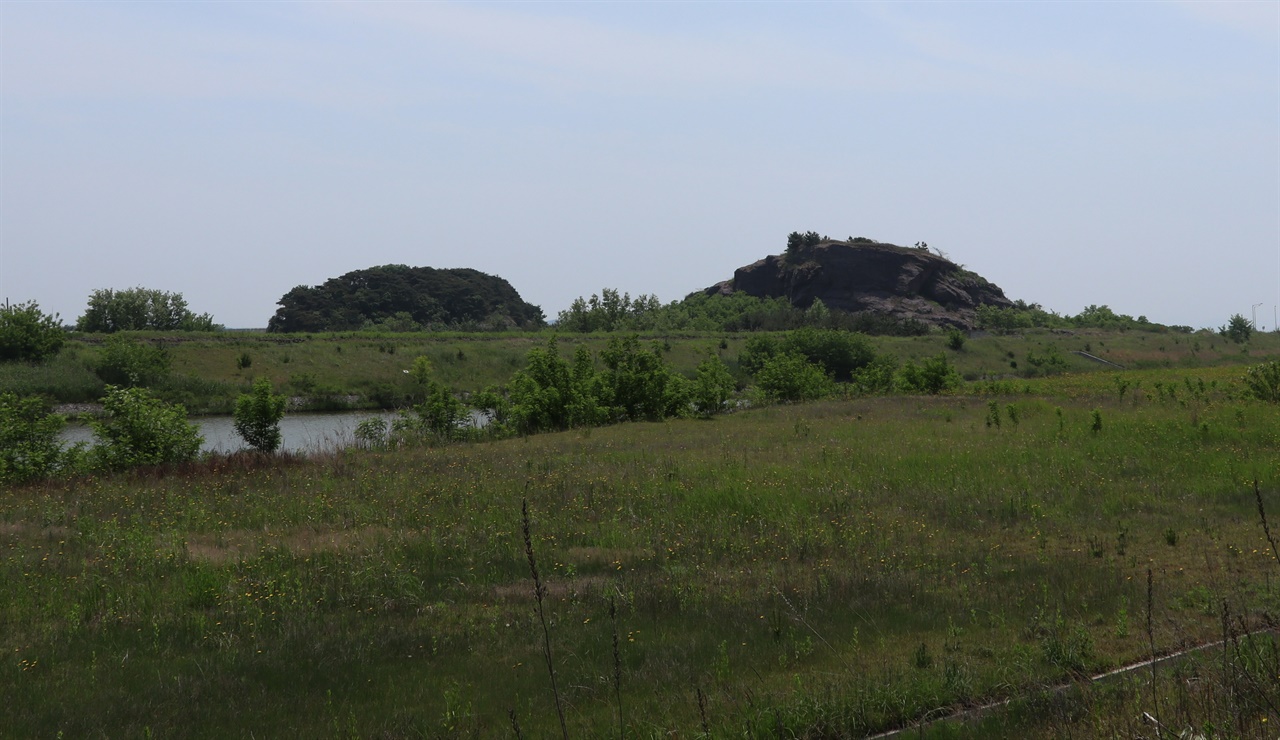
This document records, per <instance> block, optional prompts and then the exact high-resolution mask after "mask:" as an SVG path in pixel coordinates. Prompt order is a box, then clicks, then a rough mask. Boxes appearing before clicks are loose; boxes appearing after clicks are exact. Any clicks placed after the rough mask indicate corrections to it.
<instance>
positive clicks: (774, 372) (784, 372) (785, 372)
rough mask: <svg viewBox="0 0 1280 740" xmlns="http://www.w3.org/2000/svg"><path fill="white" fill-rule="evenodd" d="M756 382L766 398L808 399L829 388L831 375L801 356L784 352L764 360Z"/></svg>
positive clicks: (820, 395) (774, 399) (779, 399)
mask: <svg viewBox="0 0 1280 740" xmlns="http://www.w3.org/2000/svg"><path fill="white" fill-rule="evenodd" d="M756 385H757V387H759V389H760V392H761V393H762V394H763V395H764V397H765V399H766V400H770V401H810V400H813V399H816V398H821V397H822V396H824V395H826V394H827V393H829V392H830V390H831V378H830V377H829V376H828V375H827V374H826V373H825V372H823V370H822V368H821V367H819V366H818V365H815V364H814V363H812V362H809V360H807V359H805V358H804V356H802V355H799V354H796V353H786V354H780V355H777V356H775V357H771V358H769V360H768V361H766V362H765V364H764V367H763V368H761V369H760V372H758V373H756Z"/></svg>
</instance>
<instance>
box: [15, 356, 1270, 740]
mask: <svg viewBox="0 0 1280 740" xmlns="http://www.w3.org/2000/svg"><path fill="white" fill-rule="evenodd" d="M699 341H704V340H701V339H700V340H699ZM706 341H709V342H714V341H718V340H706ZM966 346H968V345H966ZM373 351H374V352H376V349H375V350H373ZM673 351H674V349H673ZM398 352H399V351H397V354H398ZM343 354H347V351H345V350H344V353H343ZM383 354H386V353H383ZM256 362H257V360H255V365H256ZM290 364H292V361H291V363H290ZM1143 373H1144V374H1142V375H1141V376H1140V377H1139V376H1138V375H1137V374H1136V373H1135V372H1125V373H1119V372H1116V373H1109V372H1095V373H1090V374H1088V375H1086V376H1080V377H1077V376H1063V377H1061V378H1053V379H1045V380H1034V381H1022V380H1019V381H1017V382H1016V383H1014V384H1011V385H1010V386H1009V387H1004V386H999V385H991V384H987V385H983V384H982V383H975V384H973V386H972V388H971V389H970V390H972V392H973V395H958V396H951V397H928V398H925V397H898V398H869V399H852V400H839V401H835V400H833V401H825V402H820V403H814V404H809V405H800V406H774V407H766V408H760V409H754V410H750V411H744V412H739V413H736V414H732V415H729V416H723V417H718V418H715V419H712V420H707V421H693V420H688V421H670V422H665V423H638V424H627V425H619V426H613V427H607V428H597V429H591V430H580V431H571V432H566V433H561V434H548V435H541V436H534V437H526V438H517V439H507V440H502V441H492V442H478V443H470V444H460V445H453V446H445V447H418V448H403V449H394V450H354V449H353V450H348V451H345V452H340V453H332V454H329V455H326V456H323V457H316V458H310V459H307V458H299V457H280V458H265V457H257V456H253V455H240V456H236V457H230V458H226V457H219V458H211V459H209V460H206V461H203V462H200V463H193V464H188V465H183V466H178V467H173V468H166V469H161V470H153V471H139V472H135V473H130V474H122V475H115V476H107V477H94V478H86V479H80V480H76V481H70V482H51V483H45V484H40V485H35V486H27V487H17V488H7V489H2V490H0V578H3V582H5V583H6V584H10V588H9V589H8V590H7V592H6V596H5V598H4V599H3V602H2V603H0V654H3V655H4V656H6V657H5V664H4V669H3V670H2V671H0V694H2V695H4V696H5V697H7V698H8V701H6V702H5V705H4V707H3V708H0V726H3V727H7V728H12V733H13V734H14V735H17V736H52V735H56V734H58V733H60V732H61V733H64V734H66V735H68V736H77V735H87V734H106V735H109V736H117V735H121V736H133V735H142V734H146V733H147V732H151V733H153V734H155V735H159V736H184V737H249V736H253V737H262V736H349V737H356V736H359V737H436V736H481V737H489V736H511V735H512V734H513V729H512V727H513V725H512V718H513V717H514V719H515V722H517V723H518V725H519V726H520V728H521V731H522V733H523V734H524V735H525V736H527V737H544V736H548V735H554V734H558V733H559V719H558V716H557V712H556V703H557V700H559V701H561V702H563V706H564V712H565V721H566V724H567V729H568V731H569V734H570V735H571V736H573V737H595V736H604V735H612V734H616V733H617V732H618V726H619V722H620V715H621V722H622V725H623V727H624V731H625V734H626V735H627V736H632V737H652V736H658V735H666V734H668V733H671V732H675V733H677V734H680V735H686V736H696V735H698V734H699V733H700V732H703V731H704V730H705V731H707V732H709V733H710V734H711V735H713V736H728V735H734V736H747V737H772V736H777V735H778V734H782V735H783V736H800V737H859V736H863V735H865V734H868V733H872V732H875V731H879V730H884V729H889V728H894V727H902V726H909V725H911V724H912V723H915V722H919V721H921V720H924V719H928V718H933V717H937V716H941V715H942V714H945V713H946V712H948V711H950V710H951V709H953V708H955V707H963V706H975V705H978V704H981V703H983V702H985V701H990V700H995V699H1003V698H1012V699H1014V703H1013V704H1012V705H1011V706H1010V708H1008V709H1007V710H1005V711H1002V712H998V713H992V714H990V715H988V716H985V717H983V718H980V719H975V720H974V721H972V722H969V723H963V724H952V725H947V724H943V725H938V726H935V727H933V728H932V729H930V730H929V731H930V732H932V733H935V735H936V736H941V737H946V736H972V737H978V736H983V734H982V733H983V731H985V732H986V736H990V735H992V734H995V735H1001V734H1003V735H1006V736H1023V735H1025V736H1036V735H1041V736H1056V735H1059V734H1061V733H1062V732H1063V728H1064V727H1065V728H1067V730H1068V732H1070V731H1072V728H1074V732H1076V733H1077V734H1081V735H1091V734H1103V735H1125V734H1126V733H1128V734H1134V732H1136V730H1135V729H1134V728H1135V727H1137V726H1136V725H1135V724H1134V719H1133V717H1134V716H1137V715H1139V714H1140V713H1141V712H1143V711H1146V712H1152V713H1153V714H1160V715H1164V719H1165V721H1169V719H1170V718H1171V717H1172V718H1173V719H1174V720H1176V722H1178V723H1180V724H1179V725H1178V727H1177V728H1176V729H1178V730H1181V729H1182V728H1183V727H1184V726H1188V727H1190V726H1194V727H1198V728H1203V727H1205V726H1206V725H1211V724H1213V723H1215V722H1218V723H1219V725H1215V726H1221V724H1222V720H1221V716H1222V713H1221V712H1218V713H1216V714H1215V713H1214V712H1213V711H1212V710H1213V708H1214V707H1231V708H1232V709H1234V708H1237V705H1233V704H1230V703H1229V701H1228V699H1227V698H1226V697H1225V695H1222V694H1214V695H1212V696H1209V697H1208V698H1205V696H1201V695H1200V694H1196V695H1190V694H1189V692H1187V691H1182V692H1181V693H1179V690H1178V687H1179V686H1186V685H1188V684H1187V683H1186V682H1185V681H1182V682H1181V683H1180V682H1179V681H1178V680H1177V679H1176V678H1175V677H1174V676H1173V671H1174V669H1172V668H1166V669H1162V670H1163V671H1164V673H1165V676H1166V679H1165V680H1164V681H1163V682H1161V681H1159V680H1158V681H1157V684H1156V686H1155V687H1154V693H1153V692H1152V691H1149V690H1148V688H1149V687H1148V685H1147V684H1144V683H1143V681H1146V680H1147V679H1146V678H1144V676H1143V675H1141V674H1138V675H1134V676H1131V677H1128V678H1125V679H1123V680H1121V681H1117V682H1114V683H1113V684H1110V685H1108V686H1105V687H1104V686H1101V685H1100V686H1099V687H1096V688H1095V687H1090V686H1086V685H1083V684H1081V685H1079V686H1078V688H1076V689H1073V690H1072V691H1068V692H1056V691H1050V690H1049V687H1052V686H1056V685H1057V684H1059V683H1060V682H1064V681H1072V680H1077V681H1078V680H1079V679H1080V678H1081V677H1084V676H1088V675H1090V674H1093V673H1096V672H1100V671H1102V670H1105V669H1108V668H1112V667H1116V666H1120V665H1124V664H1126V663H1130V662H1133V661H1137V660H1141V659H1143V658H1145V657H1148V656H1149V655H1150V654H1151V652H1152V646H1153V645H1154V648H1155V652H1156V653H1165V652H1170V651H1173V650H1175V649H1177V648H1178V647H1180V646H1184V645H1188V644H1200V643H1204V642H1209V641H1212V640H1214V639H1216V638H1219V639H1220V637H1221V635H1222V634H1223V609H1224V605H1225V609H1226V610H1227V613H1228V614H1229V615H1230V624H1231V626H1232V629H1233V630H1236V631H1238V632H1244V631H1247V629H1252V628H1254V627H1256V626H1258V625H1260V624H1263V623H1264V622H1265V621H1266V619H1268V618H1269V617H1268V615H1274V614H1276V612H1277V609H1278V608H1280V589H1278V584H1277V580H1278V579H1280V564H1277V563H1276V562H1275V558H1274V555H1273V554H1272V550H1271V548H1270V544H1269V543H1268V542H1267V541H1266V538H1265V536H1264V534H1263V531H1262V528H1261V526H1260V523H1259V519H1258V514H1257V504H1256V500H1255V493H1254V488H1253V482H1254V481H1255V480H1256V481H1258V485H1259V491H1260V492H1261V497H1262V499H1263V501H1264V504H1265V506H1266V507H1267V510H1269V511H1271V512H1280V470H1277V466H1276V441H1277V439H1280V415H1277V414H1276V413H1275V409H1274V407H1270V406H1265V405H1263V404H1261V403H1258V402H1251V401H1246V400H1241V399H1239V398H1237V397H1236V396H1237V392H1236V388H1235V386H1234V385H1233V381H1232V379H1233V378H1234V377H1235V376H1236V375H1237V374H1238V373H1239V368H1235V369H1230V368H1227V369H1222V370H1217V369H1216V368H1208V369H1197V372H1196V373H1195V374H1197V375H1199V376H1201V377H1199V378H1193V379H1192V380H1191V382H1190V386H1188V382H1187V378H1188V377H1190V376H1189V375H1188V373H1187V371H1185V370H1181V369H1178V370H1165V371H1154V370H1153V371H1143ZM1214 373H1220V374H1221V375H1220V376H1219V375H1216V374H1214ZM1117 378H1135V379H1140V380H1141V381H1142V382H1141V383H1140V384H1137V383H1131V384H1130V387H1128V388H1126V392H1125V393H1124V394H1121V393H1120V392H1119V390H1118V388H1119V385H1120V384H1118V382H1117ZM1199 379H1204V380H1205V385H1204V390H1203V391H1201V390H1200V384H1199V382H1198V381H1199ZM1215 380H1216V381H1218V382H1217V384H1216V385H1215V384H1214V381H1215ZM1156 382H1160V383H1161V387H1162V388H1165V387H1168V386H1173V385H1177V386H1178V387H1179V388H1181V389H1182V390H1181V391H1180V392H1179V393H1178V394H1177V395H1174V396H1170V395H1169V394H1168V392H1167V391H1166V392H1165V393H1164V394H1163V395H1157V394H1155V393H1153V392H1151V391H1150V390H1149V389H1153V388H1154V387H1155V386H1154V384H1155V383H1156ZM1134 387H1138V388H1140V389H1141V391H1142V392H1140V393H1134V391H1133V390H1132V389H1133V388H1134ZM1188 388H1190V389H1188ZM1006 391H1007V392H1006ZM992 401H994V402H995V406H994V407H995V409H996V410H997V411H998V412H999V418H1000V420H1001V421H1000V424H999V425H992V424H989V423H988V421H989V419H990V415H991V409H992V404H991V402H992ZM1011 407H1012V409H1013V413H1012V414H1011V413H1010V408H1011ZM1095 411H1097V412H1098V415H1099V417H1100V418H1101V428H1100V429H1099V430H1097V431H1094V419H1095V416H1094V412H1095ZM1015 418H1016V422H1015ZM523 499H527V501H528V505H529V529H530V545H531V547H532V549H533V550H534V551H535V552H536V556H537V563H538V568H539V570H540V573H541V580H542V581H543V584H544V587H545V589H546V591H545V593H546V601H545V616H546V619H547V625H548V635H549V642H548V643H547V644H545V645H544V643H543V632H542V629H541V627H540V625H539V616H538V613H537V611H536V608H535V599H534V595H535V594H534V585H533V582H532V580H531V578H530V572H529V562H528V557H527V553H526V549H525V542H524V539H523V536H522V519H521V502H522V500H523ZM1275 519H1280V514H1276V515H1274V516H1273V522H1274V520H1275ZM1148 571H1150V572H1151V574H1152V576H1151V577H1152V588H1151V591H1150V598H1151V609H1150V616H1151V619H1150V626H1151V629H1150V632H1149V633H1148V630H1147V625H1148V621H1147V614H1148V610H1147V599H1148V590H1147V581H1146V579H1147V573H1148ZM611 604H612V605H615V606H616V609H617V617H616V630H617V634H618V650H617V653H616V656H617V662H616V664H615V658H614V655H615V654H614V649H613V642H612V639H613V637H612V636H613V630H614V629H615V626H614V624H615V623H614V622H612V621H611V620H610V616H609V614H610V605H611ZM1258 639H1262V638H1258ZM1272 646H1273V647H1272V649H1273V650H1274V643H1272ZM1260 649H1261V650H1264V651H1265V647H1264V648H1260ZM544 650H546V651H548V652H550V653H551V654H553V655H554V656H555V663H554V666H553V667H554V670H555V676H556V680H557V692H556V694H554V695H553V692H552V689H551V684H550V681H549V676H548V672H547V667H546V665H545V663H544V662H543V655H544ZM1202 660H1203V661H1204V662H1205V663H1206V664H1207V665H1216V662H1215V659H1214V658H1213V657H1212V656H1210V657H1205V658H1202ZM615 665H616V666H617V668H618V669H619V670H618V676H619V679H620V680H619V681H618V682H617V684H615V683H614V679H613V676H614V670H615ZM1179 670H1192V669H1191V668H1185V669H1179ZM1202 674H1203V675H1209V671H1208V670H1207V669H1205V670H1204V671H1202ZM1233 675H1235V674H1233ZM1204 685H1205V686H1210V685H1216V684H1212V683H1206V684H1204ZM1224 685H1227V684H1226V683H1224ZM1202 693H1203V692H1202ZM1235 695H1237V696H1239V695H1244V693H1243V692H1242V691H1241V692H1237V694H1235ZM1263 696H1264V698H1267V697H1268V696H1269V697H1270V698H1271V699H1272V700H1274V698H1275V690H1274V689H1272V693H1271V694H1270V695H1267V694H1265V692H1264V693H1263ZM1179 699H1181V701H1182V703H1183V706H1181V707H1180V706H1179V704H1178V703H1177V702H1178V701H1179ZM1196 701H1200V702H1201V703H1200V704H1196ZM619 704H620V705H621V706H623V707H625V712H619ZM1197 706H1199V707H1201V708H1200V709H1197V708H1196V707H1197ZM1162 709H1163V710H1164V711H1162ZM1249 709H1250V711H1249V712H1247V713H1245V714H1244V715H1242V717H1243V719H1239V720H1236V721H1235V722H1236V723H1235V724H1233V725H1231V727H1230V730H1229V731H1230V732H1232V733H1235V735H1236V736H1245V737H1248V736H1257V734H1258V733H1260V732H1263V731H1264V728H1266V727H1274V726H1276V725H1275V723H1277V722H1280V716H1277V715H1276V712H1275V709H1274V706H1272V707H1270V708H1268V707H1267V706H1266V705H1265V704H1264V705H1262V706H1261V707H1260V708H1258V707H1252V706H1250V708H1249ZM1232 716H1234V714H1233V715H1232ZM1171 725H1172V723H1171ZM1126 728H1128V729H1126ZM1130 730H1133V732H1130ZM975 732H976V733H978V734H973V733H975Z"/></svg>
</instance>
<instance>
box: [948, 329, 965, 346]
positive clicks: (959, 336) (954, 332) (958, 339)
mask: <svg viewBox="0 0 1280 740" xmlns="http://www.w3.org/2000/svg"><path fill="white" fill-rule="evenodd" d="M965 339H966V337H965V335H964V332H962V331H960V330H959V329H949V330H948V331H947V349H953V350H955V351H956V352H959V351H960V350H962V349H964V342H965Z"/></svg>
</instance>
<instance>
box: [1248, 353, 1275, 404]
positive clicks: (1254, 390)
mask: <svg viewBox="0 0 1280 740" xmlns="http://www.w3.org/2000/svg"><path fill="white" fill-rule="evenodd" d="M1243 380H1244V387H1245V392H1246V393H1247V394H1248V395H1250V396H1253V397H1254V398H1256V399H1258V400H1260V401H1268V402H1270V403H1280V360H1276V361H1272V362H1268V363H1266V364H1264V365H1256V366H1254V367H1251V368H1249V369H1248V370H1247V371H1245V374H1244V378H1243Z"/></svg>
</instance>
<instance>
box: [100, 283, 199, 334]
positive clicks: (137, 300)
mask: <svg viewBox="0 0 1280 740" xmlns="http://www.w3.org/2000/svg"><path fill="white" fill-rule="evenodd" d="M76 328H77V329H79V330H80V331H87V332H97V333H103V334H109V333H112V332H117V331H143V330H147V329H154V330H159V331H213V330H215V329H217V328H218V327H217V325H215V324H214V323H213V317H212V316H210V315H209V314H207V313H206V314H199V315H197V314H195V313H193V312H192V311H191V309H189V308H188V307H187V300H186V299H185V298H183V297H182V294H181V293H168V292H166V291H163V290H152V289H149V288H127V289H125V290H112V289H111V288H103V289H101V290H95V291H93V293H92V294H91V295H90V296H89V305H88V307H87V308H86V309H85V312H84V315H82V316H81V317H80V318H79V319H78V320H77V321H76Z"/></svg>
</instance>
